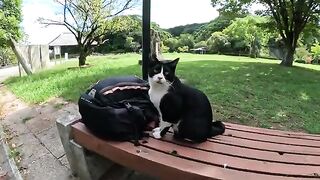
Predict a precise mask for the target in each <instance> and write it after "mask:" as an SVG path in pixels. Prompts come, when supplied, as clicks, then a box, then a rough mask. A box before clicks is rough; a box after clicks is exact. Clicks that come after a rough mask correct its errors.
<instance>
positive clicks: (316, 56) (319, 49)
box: [311, 43, 320, 64]
mask: <svg viewBox="0 0 320 180" xmlns="http://www.w3.org/2000/svg"><path fill="white" fill-rule="evenodd" d="M311 53H312V55H313V62H312V63H313V64H319V61H320V43H317V44H316V43H315V44H313V45H312V46H311Z"/></svg>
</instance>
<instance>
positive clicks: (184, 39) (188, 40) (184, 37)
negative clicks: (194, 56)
mask: <svg viewBox="0 0 320 180" xmlns="http://www.w3.org/2000/svg"><path fill="white" fill-rule="evenodd" d="M178 46H179V47H183V46H187V47H188V49H191V48H193V47H194V37H193V36H192V35H191V34H180V36H179V39H178Z"/></svg>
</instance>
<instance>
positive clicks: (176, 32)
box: [167, 23, 207, 36]
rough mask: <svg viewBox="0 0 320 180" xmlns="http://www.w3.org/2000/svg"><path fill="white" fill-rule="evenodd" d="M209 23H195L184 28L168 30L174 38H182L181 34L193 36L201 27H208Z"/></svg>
mask: <svg viewBox="0 0 320 180" xmlns="http://www.w3.org/2000/svg"><path fill="white" fill-rule="evenodd" d="M206 24H207V23H194V24H188V25H183V26H176V27H173V28H169V29H167V31H168V32H169V33H171V34H172V35H173V36H180V34H193V33H194V32H196V31H197V30H198V29H199V28H200V27H201V26H204V25H206Z"/></svg>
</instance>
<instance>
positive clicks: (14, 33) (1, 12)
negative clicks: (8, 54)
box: [0, 0, 22, 48]
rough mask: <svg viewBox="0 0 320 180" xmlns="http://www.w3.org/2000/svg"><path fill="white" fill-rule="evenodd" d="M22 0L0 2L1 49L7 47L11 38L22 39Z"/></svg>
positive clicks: (3, 0)
mask: <svg viewBox="0 0 320 180" xmlns="http://www.w3.org/2000/svg"><path fill="white" fill-rule="evenodd" d="M21 3H22V1H21V0H0V48H3V47H5V46H7V42H8V40H9V38H10V37H12V38H13V39H14V40H19V39H21V36H22V33H21V29H20V23H21V21H22V17H21Z"/></svg>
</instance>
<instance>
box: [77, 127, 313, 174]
mask: <svg viewBox="0 0 320 180" xmlns="http://www.w3.org/2000/svg"><path fill="white" fill-rule="evenodd" d="M72 134H73V137H74V140H75V141H76V142H77V143H78V144H80V145H82V146H84V147H85V148H86V149H88V150H91V151H93V152H96V153H98V154H100V155H102V156H104V157H106V158H108V159H110V160H112V161H114V162H116V163H119V164H121V165H124V166H126V167H129V168H132V169H134V170H137V171H141V172H144V173H146V174H149V175H156V176H158V177H160V178H162V179H184V180H188V179H199V180H202V179H226V180H228V179H230V180H231V179H239V177H241V179H246V180H257V179H259V180H270V179H274V178H275V177H274V176H271V175H265V174H257V173H248V172H243V171H237V170H232V169H228V168H221V167H217V166H212V165H208V164H203V163H199V162H194V161H190V160H186V159H183V158H179V157H176V156H173V155H170V154H167V153H163V152H159V151H156V150H152V149H150V148H145V147H141V146H139V147H135V146H133V144H131V143H128V142H112V141H104V140H101V139H99V138H97V137H95V136H94V135H92V134H91V133H90V132H89V131H88V130H87V129H86V127H85V126H84V124H82V123H81V122H78V123H76V124H74V125H72ZM276 179H279V180H281V179H284V180H293V179H296V178H293V177H284V176H277V177H276ZM299 179H310V178H299Z"/></svg>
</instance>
